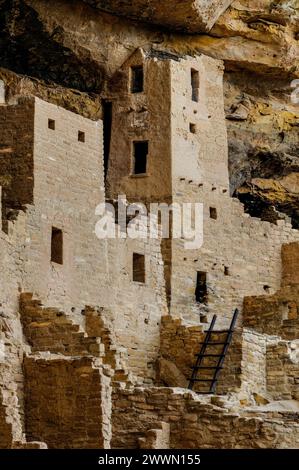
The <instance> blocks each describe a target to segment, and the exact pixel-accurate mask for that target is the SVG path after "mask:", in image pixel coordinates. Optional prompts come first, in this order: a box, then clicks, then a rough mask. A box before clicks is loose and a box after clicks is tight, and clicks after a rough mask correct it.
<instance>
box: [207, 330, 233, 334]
mask: <svg viewBox="0 0 299 470" xmlns="http://www.w3.org/2000/svg"><path fill="white" fill-rule="evenodd" d="M234 331H235V330H205V331H204V333H218V334H219V333H222V334H224V333H233V332H234Z"/></svg>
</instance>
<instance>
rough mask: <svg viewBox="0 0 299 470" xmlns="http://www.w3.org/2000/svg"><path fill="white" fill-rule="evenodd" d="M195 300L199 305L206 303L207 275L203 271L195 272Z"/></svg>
mask: <svg viewBox="0 0 299 470" xmlns="http://www.w3.org/2000/svg"><path fill="white" fill-rule="evenodd" d="M195 299H196V302H198V303H200V304H206V303H207V302H208V289H207V273H205V272H203V271H198V272H197V277H196V289H195Z"/></svg>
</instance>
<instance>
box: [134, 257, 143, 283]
mask: <svg viewBox="0 0 299 470" xmlns="http://www.w3.org/2000/svg"><path fill="white" fill-rule="evenodd" d="M133 281H134V282H141V283H142V284H144V283H145V256H144V255H140V254H139V253H133Z"/></svg>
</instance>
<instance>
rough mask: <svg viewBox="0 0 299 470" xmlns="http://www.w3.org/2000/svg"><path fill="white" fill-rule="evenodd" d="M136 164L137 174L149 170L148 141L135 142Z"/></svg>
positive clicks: (134, 170) (135, 172)
mask: <svg viewBox="0 0 299 470" xmlns="http://www.w3.org/2000/svg"><path fill="white" fill-rule="evenodd" d="M133 147H134V148H133V152H134V165H133V172H134V174H135V175H140V174H145V173H146V170H147V156H148V142H147V141H145V142H134V143H133Z"/></svg>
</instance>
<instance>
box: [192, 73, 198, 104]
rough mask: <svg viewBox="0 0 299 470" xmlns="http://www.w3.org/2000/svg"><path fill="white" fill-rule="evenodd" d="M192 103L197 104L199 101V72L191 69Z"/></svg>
mask: <svg viewBox="0 0 299 470" xmlns="http://www.w3.org/2000/svg"><path fill="white" fill-rule="evenodd" d="M191 86H192V101H195V102H196V103H198V100H199V72H198V71H197V70H194V69H191Z"/></svg>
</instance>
